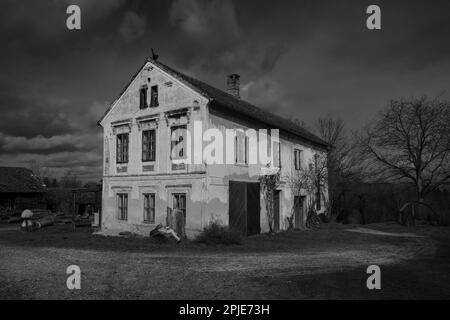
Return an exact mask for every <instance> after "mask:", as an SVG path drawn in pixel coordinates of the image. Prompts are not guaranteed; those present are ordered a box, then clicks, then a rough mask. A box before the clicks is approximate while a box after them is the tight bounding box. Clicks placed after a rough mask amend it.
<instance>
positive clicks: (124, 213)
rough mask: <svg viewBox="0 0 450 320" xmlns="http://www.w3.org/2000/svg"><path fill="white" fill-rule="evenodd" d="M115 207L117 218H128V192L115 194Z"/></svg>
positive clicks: (123, 219)
mask: <svg viewBox="0 0 450 320" xmlns="http://www.w3.org/2000/svg"><path fill="white" fill-rule="evenodd" d="M117 209H118V213H119V214H118V218H119V220H122V221H126V220H127V219H128V194H127V193H118V194H117Z"/></svg>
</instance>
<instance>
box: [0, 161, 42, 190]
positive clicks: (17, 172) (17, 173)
mask: <svg viewBox="0 0 450 320" xmlns="http://www.w3.org/2000/svg"><path fill="white" fill-rule="evenodd" d="M1 192H10V193H11V192H14V193H41V192H45V185H44V184H43V183H42V182H41V181H40V179H39V178H37V177H36V176H35V175H34V174H33V172H32V171H31V170H30V169H26V168H16V167H0V193H1Z"/></svg>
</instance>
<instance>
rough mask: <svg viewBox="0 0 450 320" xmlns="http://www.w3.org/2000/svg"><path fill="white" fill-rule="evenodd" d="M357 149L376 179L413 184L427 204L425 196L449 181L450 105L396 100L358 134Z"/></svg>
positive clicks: (420, 200) (418, 100)
mask: <svg viewBox="0 0 450 320" xmlns="http://www.w3.org/2000/svg"><path fill="white" fill-rule="evenodd" d="M358 146H359V151H360V155H361V157H362V158H361V159H364V164H365V165H366V167H367V168H368V169H370V172H371V174H372V177H373V178H375V179H378V180H382V181H386V182H390V181H395V182H399V181H406V182H410V183H412V184H413V185H414V186H415V190H416V195H417V203H418V204H421V205H424V197H425V195H427V194H428V193H430V192H433V191H435V190H436V189H438V188H439V187H440V186H442V185H443V184H445V183H448V182H449V181H450V106H449V103H448V102H443V101H439V100H437V99H434V100H429V99H427V98H426V97H422V98H420V99H413V100H410V101H406V100H393V101H391V103H390V105H389V106H388V107H387V108H386V109H385V110H384V111H382V112H380V114H379V115H378V118H377V119H376V121H375V122H374V123H373V124H372V125H371V126H369V127H367V128H366V129H365V130H364V132H363V134H361V135H359V137H358ZM413 215H414V214H413Z"/></svg>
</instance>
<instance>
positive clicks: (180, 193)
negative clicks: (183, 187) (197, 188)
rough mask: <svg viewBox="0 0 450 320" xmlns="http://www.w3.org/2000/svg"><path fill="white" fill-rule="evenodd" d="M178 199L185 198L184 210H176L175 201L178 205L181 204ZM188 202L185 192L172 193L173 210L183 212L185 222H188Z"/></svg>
mask: <svg viewBox="0 0 450 320" xmlns="http://www.w3.org/2000/svg"><path fill="white" fill-rule="evenodd" d="M177 197H178V198H181V197H184V208H176V207H175V201H176V203H177V204H178V203H180V201H179V200H176V198H177ZM186 202H187V193H185V192H172V210H173V211H175V210H181V211H182V212H183V216H184V219H185V221H186V213H187V203H186Z"/></svg>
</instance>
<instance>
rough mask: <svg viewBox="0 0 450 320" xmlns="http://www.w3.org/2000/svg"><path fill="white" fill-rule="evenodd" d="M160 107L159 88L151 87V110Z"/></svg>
mask: <svg viewBox="0 0 450 320" xmlns="http://www.w3.org/2000/svg"><path fill="white" fill-rule="evenodd" d="M157 106H159V101H158V86H152V87H151V95H150V108H155V107H157Z"/></svg>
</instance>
